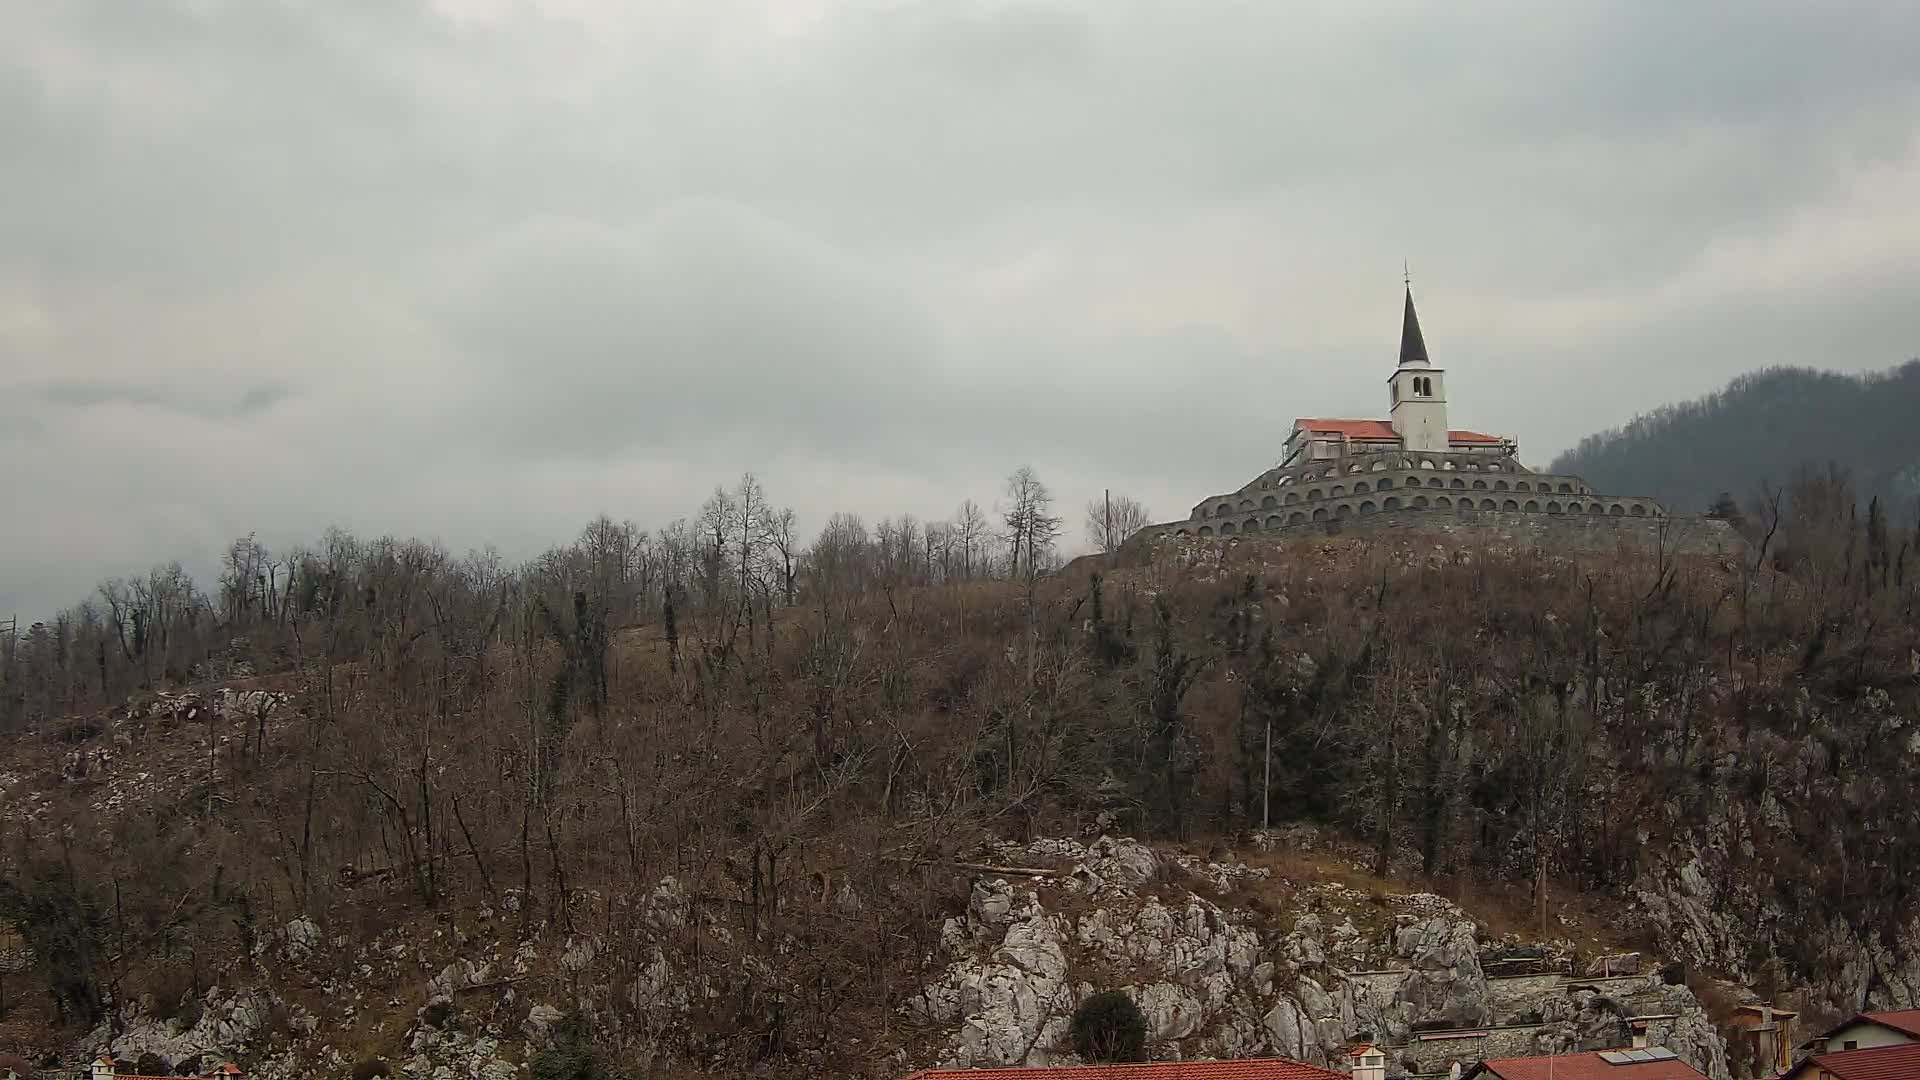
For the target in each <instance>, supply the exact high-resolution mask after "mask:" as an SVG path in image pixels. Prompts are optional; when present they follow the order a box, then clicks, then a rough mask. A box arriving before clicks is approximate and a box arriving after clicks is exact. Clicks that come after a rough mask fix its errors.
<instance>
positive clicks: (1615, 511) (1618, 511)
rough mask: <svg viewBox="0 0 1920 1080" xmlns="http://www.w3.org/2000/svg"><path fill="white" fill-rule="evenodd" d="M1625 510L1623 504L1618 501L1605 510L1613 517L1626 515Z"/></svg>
mask: <svg viewBox="0 0 1920 1080" xmlns="http://www.w3.org/2000/svg"><path fill="white" fill-rule="evenodd" d="M1626 512H1627V508H1626V507H1624V506H1621V505H1620V504H1619V503H1614V504H1613V507H1612V508H1611V509H1609V510H1608V511H1607V513H1609V514H1611V515H1613V516H1614V517H1624V516H1625V515H1626Z"/></svg>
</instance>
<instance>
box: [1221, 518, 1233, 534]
mask: <svg viewBox="0 0 1920 1080" xmlns="http://www.w3.org/2000/svg"><path fill="white" fill-rule="evenodd" d="M1220 535H1221V536H1232V535H1233V522H1231V521H1223V522H1221V523H1220Z"/></svg>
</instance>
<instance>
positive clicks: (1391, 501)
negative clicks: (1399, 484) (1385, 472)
mask: <svg viewBox="0 0 1920 1080" xmlns="http://www.w3.org/2000/svg"><path fill="white" fill-rule="evenodd" d="M1380 505H1381V507H1383V508H1384V509H1387V510H1398V509H1400V499H1399V497H1398V496H1388V498H1387V501H1386V502H1383V503H1381V504H1380Z"/></svg>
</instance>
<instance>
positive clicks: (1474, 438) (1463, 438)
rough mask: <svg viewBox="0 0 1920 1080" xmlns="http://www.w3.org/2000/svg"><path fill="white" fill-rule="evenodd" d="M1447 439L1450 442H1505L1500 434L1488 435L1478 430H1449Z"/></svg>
mask: <svg viewBox="0 0 1920 1080" xmlns="http://www.w3.org/2000/svg"><path fill="white" fill-rule="evenodd" d="M1447 441H1448V442H1472V443H1498V442H1503V441H1505V440H1503V439H1501V438H1500V436H1498V435H1487V434H1484V433H1482V432H1478V431H1461V430H1458V429H1455V430H1452V431H1449V432H1447Z"/></svg>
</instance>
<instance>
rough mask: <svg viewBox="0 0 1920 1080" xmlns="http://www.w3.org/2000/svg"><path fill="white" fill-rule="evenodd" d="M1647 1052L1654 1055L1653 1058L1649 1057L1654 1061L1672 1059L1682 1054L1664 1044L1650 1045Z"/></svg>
mask: <svg viewBox="0 0 1920 1080" xmlns="http://www.w3.org/2000/svg"><path fill="white" fill-rule="evenodd" d="M1647 1053H1649V1054H1651V1055H1653V1056H1652V1058H1650V1059H1649V1060H1652V1061H1672V1060H1673V1059H1674V1058H1676V1057H1679V1056H1680V1055H1678V1054H1676V1053H1674V1052H1673V1051H1671V1050H1669V1049H1667V1048H1666V1047H1664V1046H1654V1047H1649V1048H1648V1050H1647Z"/></svg>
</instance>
